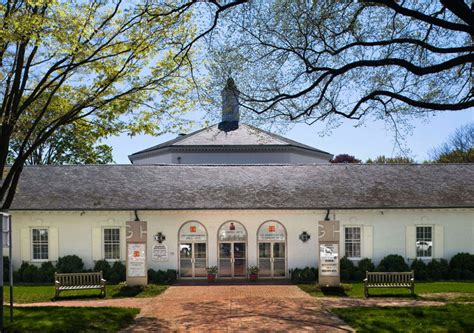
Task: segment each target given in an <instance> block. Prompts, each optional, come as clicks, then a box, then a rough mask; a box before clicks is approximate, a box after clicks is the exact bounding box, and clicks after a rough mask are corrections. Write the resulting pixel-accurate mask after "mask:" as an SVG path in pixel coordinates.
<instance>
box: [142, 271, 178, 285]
mask: <svg viewBox="0 0 474 333" xmlns="http://www.w3.org/2000/svg"><path fill="white" fill-rule="evenodd" d="M176 279H177V272H176V270H175V269H167V270H166V271H164V270H157V271H155V270H153V269H149V270H148V283H154V284H173V283H175V282H176Z"/></svg>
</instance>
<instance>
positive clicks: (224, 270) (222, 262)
mask: <svg viewBox="0 0 474 333" xmlns="http://www.w3.org/2000/svg"><path fill="white" fill-rule="evenodd" d="M219 276H220V277H232V243H220V244H219Z"/></svg>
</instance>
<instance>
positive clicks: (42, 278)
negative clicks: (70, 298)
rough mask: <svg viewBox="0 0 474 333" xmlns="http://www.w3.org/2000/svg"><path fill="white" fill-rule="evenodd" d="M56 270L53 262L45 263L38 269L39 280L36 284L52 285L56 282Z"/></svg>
mask: <svg viewBox="0 0 474 333" xmlns="http://www.w3.org/2000/svg"><path fill="white" fill-rule="evenodd" d="M55 271H56V268H55V267H54V265H53V263H52V262H51V261H46V262H43V263H42V264H41V266H40V268H39V269H38V278H37V281H34V282H45V283H51V282H54V272H55Z"/></svg>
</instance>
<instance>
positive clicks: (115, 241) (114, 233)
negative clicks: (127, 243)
mask: <svg viewBox="0 0 474 333" xmlns="http://www.w3.org/2000/svg"><path fill="white" fill-rule="evenodd" d="M104 258H105V259H106V260H119V259H120V228H107V229H104Z"/></svg>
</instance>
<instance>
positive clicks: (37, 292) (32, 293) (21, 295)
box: [4, 284, 168, 303]
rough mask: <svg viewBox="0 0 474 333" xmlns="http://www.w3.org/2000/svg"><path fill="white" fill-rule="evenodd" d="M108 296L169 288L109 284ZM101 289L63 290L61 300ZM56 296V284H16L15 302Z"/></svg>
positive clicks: (94, 294) (7, 291) (93, 295)
mask: <svg viewBox="0 0 474 333" xmlns="http://www.w3.org/2000/svg"><path fill="white" fill-rule="evenodd" d="M106 288H107V289H106V291H107V293H106V294H107V297H106V298H119V297H153V296H157V295H159V294H161V293H162V292H163V291H165V290H166V288H168V286H166V285H156V284H149V285H148V286H146V287H144V288H141V287H124V286H120V285H107V287H106ZM99 294H100V290H77V291H65V292H61V294H60V296H59V300H62V299H87V298H97V297H98V296H99ZM4 297H5V301H6V302H8V301H9V300H10V289H9V288H8V287H5V289H4ZM53 297H54V286H14V287H13V298H14V299H13V302H14V303H36V302H48V301H51V299H52V298H53Z"/></svg>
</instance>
